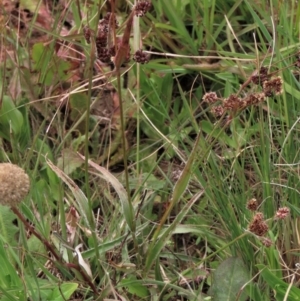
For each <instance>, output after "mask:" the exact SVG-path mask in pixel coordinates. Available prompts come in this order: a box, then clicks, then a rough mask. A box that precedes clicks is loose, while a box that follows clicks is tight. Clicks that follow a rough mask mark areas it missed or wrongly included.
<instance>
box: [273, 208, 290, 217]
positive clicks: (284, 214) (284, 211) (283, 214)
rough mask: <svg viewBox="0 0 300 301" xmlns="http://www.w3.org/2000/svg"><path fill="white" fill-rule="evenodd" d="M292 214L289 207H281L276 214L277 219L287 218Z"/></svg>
mask: <svg viewBox="0 0 300 301" xmlns="http://www.w3.org/2000/svg"><path fill="white" fill-rule="evenodd" d="M289 214H290V209H289V208H288V207H282V208H279V209H278V210H277V212H276V214H275V219H285V218H286V217H287V216H288V215H289Z"/></svg>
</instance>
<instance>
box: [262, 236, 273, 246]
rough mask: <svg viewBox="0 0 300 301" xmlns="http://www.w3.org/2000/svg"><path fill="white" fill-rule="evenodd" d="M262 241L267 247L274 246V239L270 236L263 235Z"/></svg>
mask: <svg viewBox="0 0 300 301" xmlns="http://www.w3.org/2000/svg"><path fill="white" fill-rule="evenodd" d="M261 242H262V244H263V245H264V246H265V247H267V248H270V247H271V246H272V244H273V243H272V240H271V239H270V238H267V237H262V240H261Z"/></svg>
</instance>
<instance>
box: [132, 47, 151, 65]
mask: <svg viewBox="0 0 300 301" xmlns="http://www.w3.org/2000/svg"><path fill="white" fill-rule="evenodd" d="M133 59H134V60H135V61H136V62H137V63H140V64H146V63H148V62H149V55H148V54H147V53H145V52H143V50H137V51H136V52H135V54H134V56H133Z"/></svg>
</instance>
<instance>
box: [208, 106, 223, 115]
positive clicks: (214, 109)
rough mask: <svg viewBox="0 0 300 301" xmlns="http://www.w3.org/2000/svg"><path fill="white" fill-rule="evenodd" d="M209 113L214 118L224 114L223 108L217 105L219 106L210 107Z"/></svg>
mask: <svg viewBox="0 0 300 301" xmlns="http://www.w3.org/2000/svg"><path fill="white" fill-rule="evenodd" d="M210 112H211V113H212V114H213V115H215V116H216V117H221V116H222V115H223V114H224V112H225V110H224V108H223V106H221V105H219V106H214V107H212V108H211V110H210Z"/></svg>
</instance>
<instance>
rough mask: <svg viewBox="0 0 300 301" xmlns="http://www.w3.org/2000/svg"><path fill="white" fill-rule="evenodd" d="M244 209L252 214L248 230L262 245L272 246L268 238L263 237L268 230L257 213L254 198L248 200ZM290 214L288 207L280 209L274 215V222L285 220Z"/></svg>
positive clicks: (261, 214) (265, 223)
mask: <svg viewBox="0 0 300 301" xmlns="http://www.w3.org/2000/svg"><path fill="white" fill-rule="evenodd" d="M246 208H247V209H248V210H250V211H252V212H253V213H254V215H253V217H252V219H251V221H250V223H249V225H248V230H249V231H250V232H252V233H254V234H255V235H257V236H258V237H259V239H260V241H261V242H262V244H263V245H264V246H266V247H270V246H271V245H272V241H271V240H270V238H268V237H265V234H266V233H267V232H268V230H269V226H268V224H267V222H266V221H265V219H264V215H263V213H261V212H258V211H257V209H258V202H257V200H256V199H255V198H252V199H250V200H249V201H248V202H247V205H246ZM289 214H290V209H289V208H288V207H281V208H279V209H278V210H277V212H276V213H275V215H274V221H276V220H277V221H278V220H279V219H281V220H282V219H285V218H286V217H288V216H289Z"/></svg>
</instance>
